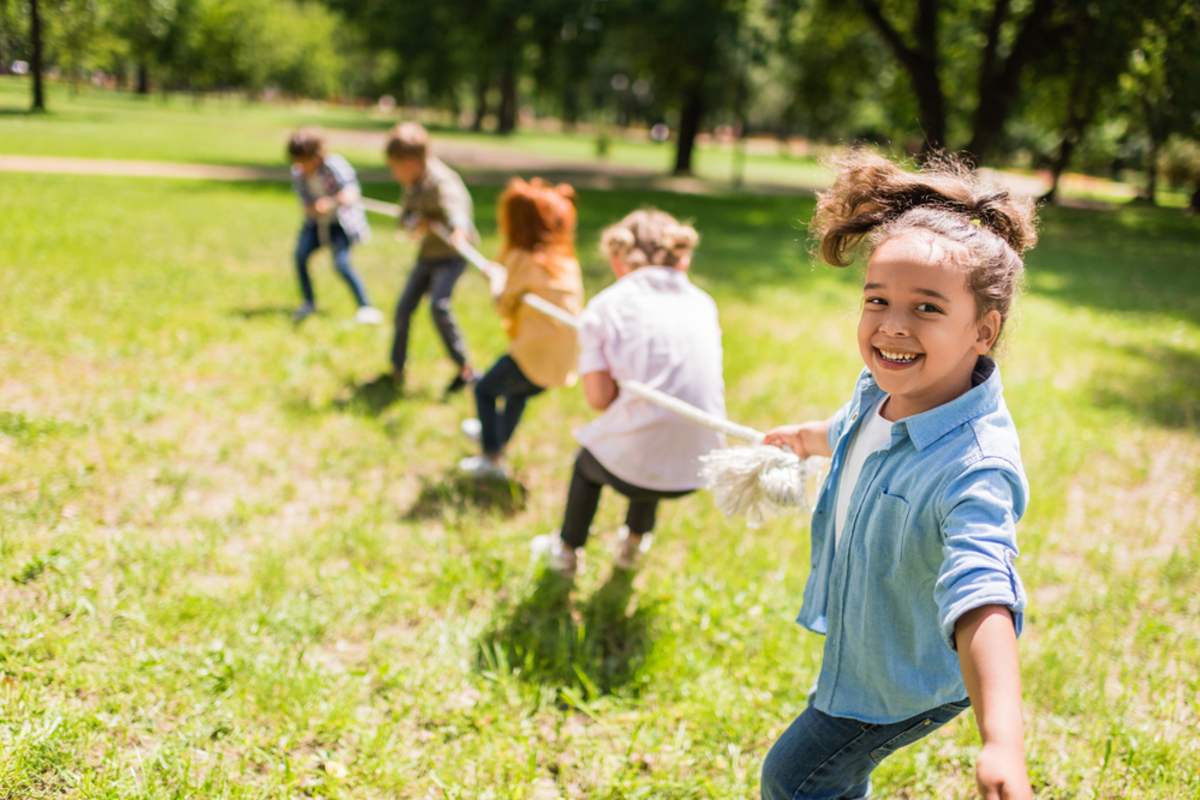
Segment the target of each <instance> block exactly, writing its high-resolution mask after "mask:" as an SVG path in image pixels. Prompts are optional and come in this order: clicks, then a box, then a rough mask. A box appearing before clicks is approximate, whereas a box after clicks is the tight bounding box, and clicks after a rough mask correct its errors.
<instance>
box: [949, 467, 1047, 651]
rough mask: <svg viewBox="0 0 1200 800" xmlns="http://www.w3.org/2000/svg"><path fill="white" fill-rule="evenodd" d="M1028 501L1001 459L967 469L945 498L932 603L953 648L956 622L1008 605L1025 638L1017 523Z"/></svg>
mask: <svg viewBox="0 0 1200 800" xmlns="http://www.w3.org/2000/svg"><path fill="white" fill-rule="evenodd" d="M989 462H990V463H989ZM1026 497H1027V490H1026V488H1025V485H1024V482H1023V480H1022V478H1021V476H1020V473H1019V472H1017V471H1016V470H1015V469H1013V468H1012V466H1011V465H1008V464H1007V462H1003V461H1000V460H998V459H991V460H988V461H985V462H981V463H980V464H979V465H976V466H975V467H974V468H972V469H970V470H967V471H966V472H965V473H963V474H962V475H960V476H958V477H957V478H955V479H954V480H952V481H950V483H949V484H948V485H947V487H946V490H945V492H944V493H943V495H942V508H941V517H942V542H943V544H942V565H941V569H940V570H939V571H938V579H937V586H936V588H935V590H934V599H935V600H936V602H937V606H938V622H939V624H940V627H941V632H942V638H943V639H944V640H945V642H946V644H947V645H948V646H949V647H950V649H952V650H953V649H956V645H955V639H954V626H955V623H957V622H958V619H959V617H961V616H962V615H963V614H965V613H967V612H968V611H970V610H972V609H975V608H979V607H980V606H985V605H1003V606H1007V607H1008V609H1009V610H1010V611H1011V612H1012V615H1013V624H1014V625H1015V626H1016V631H1017V635H1018V636H1019V635H1020V634H1021V629H1022V627H1023V626H1024V611H1025V589H1024V587H1023V586H1022V584H1021V578H1020V576H1018V575H1017V570H1016V565H1015V560H1016V557H1017V553H1018V551H1017V539H1016V524H1017V520H1019V519H1020V518H1021V515H1022V514H1023V513H1024V511H1025V504H1026Z"/></svg>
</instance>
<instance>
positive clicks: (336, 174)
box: [292, 153, 371, 244]
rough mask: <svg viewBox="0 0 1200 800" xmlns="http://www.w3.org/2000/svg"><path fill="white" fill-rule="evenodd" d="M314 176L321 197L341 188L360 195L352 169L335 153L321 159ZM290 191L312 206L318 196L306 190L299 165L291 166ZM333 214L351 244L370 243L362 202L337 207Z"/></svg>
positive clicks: (305, 180)
mask: <svg viewBox="0 0 1200 800" xmlns="http://www.w3.org/2000/svg"><path fill="white" fill-rule="evenodd" d="M316 176H317V178H318V179H320V182H321V185H322V187H324V189H325V191H324V192H323V194H322V196H323V197H333V196H334V195H336V194H337V193H338V192H340V191H342V190H343V189H350V188H353V189H357V190H358V192H359V193H360V194H361V193H362V188H361V187H360V186H359V185H358V175H357V174H356V173H355V172H354V167H352V166H350V162H348V161H347V160H346V159H344V158H342V157H341V156H339V155H337V154H336V153H330V154H329V155H327V156H325V157H324V158H322V159H321V165H320V166H319V167H317V173H316ZM292 189H293V190H295V192H296V194H297V195H298V196H299V197H300V202H301V204H302V205H305V206H311V205H312V204H313V203H315V202H316V201H317V197H315V196H314V195H313V193H312V191H311V190H310V189H309V186H308V178H306V177H304V170H303V169H302V168H301V167H300V165H299V164H293V165H292ZM336 214H337V221H338V224H340V225H341V226H342V230H344V231H345V232H346V236H348V237H349V238H350V241H351V242H353V243H356V244H357V243H359V242H367V241H370V239H371V227H370V226H369V225H368V224H367V212H366V210H365V209H364V208H363V206H362V203H357V202H355V203H347V204H346V205H339V206H338V207H337V212H336ZM306 224H307V223H306Z"/></svg>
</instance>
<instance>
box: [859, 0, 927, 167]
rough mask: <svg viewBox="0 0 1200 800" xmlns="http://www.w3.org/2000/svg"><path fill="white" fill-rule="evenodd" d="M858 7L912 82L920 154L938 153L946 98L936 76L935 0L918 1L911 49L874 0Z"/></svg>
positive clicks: (865, 1) (861, 2) (862, 1)
mask: <svg viewBox="0 0 1200 800" xmlns="http://www.w3.org/2000/svg"><path fill="white" fill-rule="evenodd" d="M859 5H860V6H861V7H862V10H863V13H864V14H866V16H867V19H868V20H870V21H871V24H872V25H874V26H875V29H876V30H877V31H878V32H879V35H880V36H882V37H883V41H884V42H885V43H886V44H887V46H888V48H889V49H890V50H891V51H892V55H894V56H895V57H896V60H897V61H899V62H900V65H901V66H902V67H904V69H905V71H906V72H907V73H908V76H909V79H910V80H911V81H912V87H913V93H914V94H916V96H917V106H918V107H919V109H920V113H921V118H920V119H919V120H918V123H919V124H920V126H921V133H922V135H923V137H924V139H925V145H924V152H926V153H928V152H931V151H934V150H940V149H941V148H943V147H945V146H946V99H945V96H944V95H943V93H942V81H941V79H940V78H939V77H938V60H939V58H940V57H939V55H938V39H937V33H938V26H937V22H938V11H939V6H940V4H939V0H920V1H919V2H918V4H917V16H916V21H915V24H914V26H913V28H914V30H915V32H916V39H917V46H916V47H915V48H914V47H910V46H909V45H908V44H907V43H906V42H905V41H904V37H902V36H901V35H900V32H899V31H898V30H896V28H895V27H894V26H893V25H892V24H891V23H890V22H889V21H888V19H887V17H885V16H884V15H883V9H882V7H881V6H880V5H879V3H878V2H877V1H876V0H859Z"/></svg>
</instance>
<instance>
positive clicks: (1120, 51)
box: [0, 0, 1200, 196]
mask: <svg viewBox="0 0 1200 800" xmlns="http://www.w3.org/2000/svg"><path fill="white" fill-rule="evenodd" d="M38 9H39V4H38V3H30V4H28V5H26V4H24V3H22V2H21V0H0V63H2V64H3V65H5V66H6V67H7V66H9V65H11V64H12V63H13V62H16V61H32V60H34V56H35V50H36V48H35V44H37V43H38V41H40V43H41V45H42V50H43V51H44V54H45V55H44V57H43V59H42V61H43V62H44V66H45V68H47V69H52V70H57V71H58V72H59V74H61V75H63V76H64V77H66V78H68V79H70V80H74V81H78V80H83V79H85V78H91V79H93V80H97V76H98V75H103V76H105V78H106V79H107V80H109V81H111V80H113V79H114V78H115V79H117V80H118V82H119V83H121V84H122V85H125V86H128V87H130V88H132V89H133V90H135V91H139V92H149V91H151V89H152V88H157V89H159V90H162V91H178V90H182V91H210V90H236V91H241V92H246V93H247V94H249V95H258V94H260V93H262V92H264V91H266V92H272V93H282V94H284V95H293V96H312V97H329V96H333V95H341V96H347V95H349V96H364V95H366V96H372V97H377V96H379V95H380V94H384V93H388V94H391V95H393V96H395V97H396V98H398V100H399V102H400V103H401V104H405V105H409V106H418V107H426V108H429V107H433V108H441V109H445V110H447V111H449V112H452V114H453V116H454V118H456V119H458V120H460V121H461V124H464V125H468V126H471V127H474V128H475V129H484V128H488V129H492V130H495V131H496V132H498V133H500V134H506V133H510V132H512V131H513V130H514V129H516V127H517V126H518V125H519V124H520V120H521V119H522V116H523V115H524V116H528V115H532V116H534V117H546V116H551V117H557V118H558V119H560V120H561V121H562V123H563V125H564V126H565V127H568V128H572V127H575V126H577V125H580V124H583V123H590V124H592V125H594V126H596V128H597V129H599V130H604V129H606V128H610V127H612V126H619V127H627V126H637V127H643V128H650V127H652V126H656V125H657V126H659V128H661V127H662V126H664V125H665V126H667V128H668V129H669V130H670V131H671V132H672V134H673V138H674V140H675V143H676V148H677V149H676V158H675V162H674V169H675V171H676V172H679V173H686V172H688V171H689V170H690V168H691V162H692V152H693V146H694V143H695V141H696V137H697V136H698V134H699V133H700V132H701V131H702V130H704V129H710V130H711V129H715V128H718V127H720V126H725V127H724V128H722V129H723V130H726V131H731V132H732V135H733V136H735V137H736V136H738V135H741V134H743V133H749V132H757V133H760V134H772V135H776V136H779V137H788V136H802V137H805V138H807V139H809V140H811V141H815V142H830V143H837V142H856V141H867V142H872V143H875V144H879V145H882V146H885V147H891V148H893V149H895V150H897V151H907V152H910V153H913V154H921V153H926V152H929V151H933V150H937V149H941V148H949V149H955V150H963V151H965V152H967V153H968V154H970V156H971V157H972V158H974V159H975V160H976V161H977V162H978V163H1012V162H1016V163H1024V164H1026V165H1028V166H1035V167H1044V168H1047V169H1049V170H1050V171H1051V172H1052V173H1053V174H1054V175H1055V176H1057V175H1059V174H1061V172H1062V171H1063V170H1065V169H1066V168H1067V166H1068V165H1069V164H1070V163H1071V161H1072V160H1073V159H1075V158H1080V157H1082V158H1084V159H1085V161H1086V163H1087V164H1088V165H1089V166H1090V167H1097V166H1100V167H1102V166H1103V165H1104V164H1105V163H1107V164H1108V165H1110V166H1111V167H1112V168H1114V169H1115V168H1119V167H1122V166H1137V167H1140V168H1142V169H1143V170H1145V171H1146V172H1147V175H1148V178H1149V181H1150V183H1151V186H1150V189H1151V192H1150V196H1153V192H1152V190H1153V183H1154V180H1155V178H1154V176H1155V174H1156V164H1157V159H1158V154H1159V152H1160V150H1161V149H1162V147H1163V145H1164V144H1165V143H1166V142H1167V141H1168V140H1169V139H1170V138H1171V137H1172V136H1176V137H1180V136H1182V137H1185V138H1187V137H1195V136H1196V135H1197V134H1198V133H1200V130H1198V120H1200V97H1198V95H1200V0H1161V2H1156V3H1145V2H1142V0H1090V2H1088V3H1080V2H1077V1H1076V0H850V2H838V0H442V1H441V2H438V3H428V2H417V1H416V0H323V2H319V1H318V0H59V1H58V2H57V4H54V5H47V4H46V3H45V0H41V5H40V10H41V14H40V16H41V18H42V19H40V20H36V21H38V22H41V31H40V33H41V35H40V36H34V35H33V27H34V22H35V17H36V15H35V14H34V13H33V12H34V11H36V10H38ZM35 71H37V70H35Z"/></svg>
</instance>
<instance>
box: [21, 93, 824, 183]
mask: <svg viewBox="0 0 1200 800" xmlns="http://www.w3.org/2000/svg"><path fill="white" fill-rule="evenodd" d="M47 106H48V108H49V113H47V114H45V115H37V114H28V113H26V109H28V107H29V82H28V80H27V79H25V78H15V77H11V76H10V77H0V153H3V154H5V155H37V156H65V157H75V158H112V159H139V160H151V161H180V162H186V163H204V164H228V165H238V166H267V167H279V166H282V165H283V164H284V161H285V159H284V151H283V148H284V143H285V142H286V140H287V135H288V133H289V132H290V131H291V130H292V129H293V128H296V127H298V126H300V125H313V124H317V125H322V126H324V127H325V128H328V129H335V128H336V129H344V130H347V131H352V132H355V131H356V132H360V133H373V134H376V136H375V138H370V137H352V136H347V135H345V134H343V135H342V137H341V139H339V140H338V142H337V147H336V149H337V150H338V152H340V153H341V154H342V155H344V156H346V157H347V158H348V159H350V161H351V162H352V163H354V165H355V166H356V167H358V168H359V169H376V170H378V169H381V168H382V167H383V158H382V152H381V151H382V141H383V139H382V135H383V133H385V132H386V131H387V129H388V128H389V127H391V125H393V124H394V123H395V122H396V120H397V118H398V115H397V114H391V115H387V114H381V113H379V112H377V111H361V110H356V109H352V108H344V107H342V108H339V107H331V106H327V105H325V104H322V103H313V102H304V103H296V104H262V103H248V102H245V101H244V100H240V99H233V98H224V99H214V98H208V99H201V100H200V101H198V102H197V101H194V100H192V99H191V98H189V97H188V96H186V95H173V96H171V97H170V98H168V99H165V100H164V99H163V98H162V97H161V96H160V95H154V96H148V97H138V96H136V95H134V94H131V93H127V92H112V91H104V90H94V89H91V88H83V89H82V90H81V91H80V93H79V94H78V95H72V94H71V93H70V92H69V90H68V88H67V87H66V86H61V85H58V84H50V85H49V92H48V100H47ZM436 135H437V136H438V137H444V138H445V139H447V140H451V141H470V142H475V143H478V144H480V145H484V146H486V147H488V148H492V149H495V150H497V151H499V152H501V153H503V152H524V153H535V154H536V155H538V156H539V157H542V158H547V159H554V160H555V161H559V160H561V161H563V162H574V163H589V162H597V161H598V160H599V159H598V158H597V155H596V140H595V137H593V136H584V135H569V134H548V133H539V132H537V131H525V130H523V131H518V132H517V133H515V134H514V135H512V136H507V137H500V136H495V135H492V134H473V133H468V132H460V131H451V130H445V131H442V130H439V131H437V132H436ZM674 156H675V151H674V147H673V146H672V145H671V144H665V143H664V144H653V143H650V142H637V141H626V140H623V139H614V140H613V141H612V145H611V148H610V152H609V154H608V156H607V157H606V158H605V159H604V162H605V163H608V164H611V165H613V166H616V167H626V168H630V167H632V168H638V169H643V170H649V171H653V172H661V173H666V172H668V171H669V170H670V168H671V166H672V165H673V164H674ZM695 161H696V164H695V166H696V172H697V174H698V175H699V176H700V177H702V178H704V179H706V180H710V181H714V182H718V183H728V182H729V181H730V180H731V179H732V175H733V164H732V153H731V152H729V151H728V150H723V149H721V148H718V147H715V146H713V147H711V148H703V149H699V150H697V152H696V156H695ZM744 174H745V179H746V180H747V181H749V182H764V183H774V184H783V185H788V184H795V185H799V186H812V185H819V184H820V183H821V182H822V181H823V180H824V172H823V170H822V169H821V168H819V167H818V166H817V165H816V164H815V163H814V162H813V161H812V160H811V159H799V158H780V157H773V156H763V155H750V156H748V157H747V158H746V164H745V171H744Z"/></svg>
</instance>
